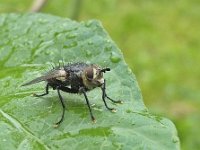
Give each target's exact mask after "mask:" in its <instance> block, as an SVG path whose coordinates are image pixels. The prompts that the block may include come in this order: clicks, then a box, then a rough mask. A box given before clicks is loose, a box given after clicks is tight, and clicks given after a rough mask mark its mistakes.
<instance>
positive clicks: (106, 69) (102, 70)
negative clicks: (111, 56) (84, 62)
mask: <svg viewBox="0 0 200 150" xmlns="http://www.w3.org/2000/svg"><path fill="white" fill-rule="evenodd" d="M106 71H110V68H103V69H101V71H100V72H103V73H106Z"/></svg>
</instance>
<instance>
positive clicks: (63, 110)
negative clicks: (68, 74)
mask: <svg viewBox="0 0 200 150" xmlns="http://www.w3.org/2000/svg"><path fill="white" fill-rule="evenodd" d="M57 92H58V96H59V99H60V102H61V105H62V116H61V118H60V120H59V121H58V122H57V123H56V124H55V126H54V127H58V126H59V124H60V123H61V122H63V119H64V115H65V104H64V101H63V98H62V96H61V94H60V89H59V88H57Z"/></svg>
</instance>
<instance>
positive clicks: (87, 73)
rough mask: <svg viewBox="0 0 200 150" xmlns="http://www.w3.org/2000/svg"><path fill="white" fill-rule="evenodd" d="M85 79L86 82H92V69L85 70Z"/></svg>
mask: <svg viewBox="0 0 200 150" xmlns="http://www.w3.org/2000/svg"><path fill="white" fill-rule="evenodd" d="M86 78H87V79H88V80H92V79H93V68H87V69H86Z"/></svg>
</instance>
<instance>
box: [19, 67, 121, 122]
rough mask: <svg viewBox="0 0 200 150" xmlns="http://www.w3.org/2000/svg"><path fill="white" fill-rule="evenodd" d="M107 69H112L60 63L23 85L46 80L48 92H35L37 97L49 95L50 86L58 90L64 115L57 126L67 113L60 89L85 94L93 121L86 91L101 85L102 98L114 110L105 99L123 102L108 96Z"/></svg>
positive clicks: (92, 117) (93, 119)
mask: <svg viewBox="0 0 200 150" xmlns="http://www.w3.org/2000/svg"><path fill="white" fill-rule="evenodd" d="M106 71H110V68H101V67H100V66H98V65H96V64H86V63H71V64H68V65H63V66H60V65H59V66H58V67H54V68H53V69H52V70H50V71H49V72H47V73H46V74H45V75H43V76H40V77H38V78H36V79H34V80H32V81H30V82H27V83H25V84H23V85H22V86H27V85H31V84H35V83H38V82H42V81H46V82H47V84H46V92H45V93H44V94H40V95H38V94H34V96H36V97H40V96H44V95H47V94H48V93H49V87H52V88H53V90H57V93H58V96H59V99H60V102H61V104H62V116H61V119H60V120H59V121H58V122H57V123H56V124H55V125H56V126H58V125H59V124H60V123H61V122H62V121H63V119H64V114H65V104H64V102H63V98H62V96H61V94H60V90H61V91H64V92H67V93H80V94H83V95H84V97H85V100H86V103H87V106H88V108H89V112H90V116H91V119H92V121H93V122H95V117H94V116H93V113H92V110H91V107H90V103H89V100H88V97H87V94H86V92H88V91H90V90H92V89H94V88H96V87H100V88H101V90H102V100H103V102H104V104H105V106H106V108H107V109H108V110H110V111H112V112H115V111H116V110H115V109H114V108H110V107H108V105H107V103H106V100H105V99H106V98H107V99H109V100H110V101H112V102H114V103H122V101H115V100H113V99H111V98H110V97H108V96H107V94H106V80H105V79H104V78H103V73H106Z"/></svg>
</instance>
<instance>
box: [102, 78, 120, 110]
mask: <svg viewBox="0 0 200 150" xmlns="http://www.w3.org/2000/svg"><path fill="white" fill-rule="evenodd" d="M101 90H102V99H103V102H104V104H105V106H106V108H107V109H108V110H111V111H112V112H116V109H115V108H110V107H108V105H107V103H106V100H105V98H108V99H109V100H110V101H112V102H113V103H122V101H120V100H119V101H116V100H113V99H112V98H110V97H108V96H107V94H106V80H104V84H103V85H102V87H101Z"/></svg>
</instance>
